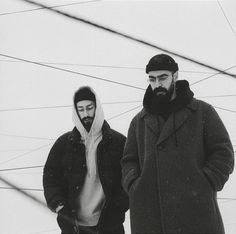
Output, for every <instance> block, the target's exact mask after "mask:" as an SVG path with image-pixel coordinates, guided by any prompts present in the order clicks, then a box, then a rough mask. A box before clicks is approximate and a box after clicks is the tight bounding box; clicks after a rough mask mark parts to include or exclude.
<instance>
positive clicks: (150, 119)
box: [144, 115, 160, 137]
mask: <svg viewBox="0 0 236 234" xmlns="http://www.w3.org/2000/svg"><path fill="white" fill-rule="evenodd" d="M144 121H145V124H146V126H147V127H148V129H149V130H150V131H151V132H152V133H153V134H154V135H155V136H156V137H158V136H159V135H160V132H159V126H158V121H157V118H156V117H155V116H154V115H146V116H145V119H144Z"/></svg>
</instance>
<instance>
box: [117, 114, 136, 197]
mask: <svg viewBox="0 0 236 234" xmlns="http://www.w3.org/2000/svg"><path fill="white" fill-rule="evenodd" d="M135 122H136V119H135V118H134V119H133V120H132V122H131V124H130V127H129V131H128V136H127V140H126V143H125V148H124V155H123V158H122V160H121V167H122V185H123V188H124V190H125V191H126V192H127V193H128V192H129V189H130V186H131V184H132V182H134V180H135V179H137V178H138V177H139V174H140V166H139V159H138V147H137V140H136V133H135V126H136V123H135Z"/></svg>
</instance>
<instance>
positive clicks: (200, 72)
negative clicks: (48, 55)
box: [0, 59, 215, 74]
mask: <svg viewBox="0 0 236 234" xmlns="http://www.w3.org/2000/svg"><path fill="white" fill-rule="evenodd" d="M0 62H11V63H24V62H23V61H15V60H6V59H0ZM37 62H38V63H43V64H49V65H51V64H52V65H62V66H78V67H96V68H111V69H128V70H143V71H144V70H145V68H144V67H131V66H129V67H128V66H115V65H98V64H81V63H58V62H57V63H56V62H43V61H37ZM179 72H183V73H196V74H215V73H213V72H206V71H190V70H188V71H187V70H179Z"/></svg>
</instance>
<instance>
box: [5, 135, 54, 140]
mask: <svg viewBox="0 0 236 234" xmlns="http://www.w3.org/2000/svg"><path fill="white" fill-rule="evenodd" d="M0 136H7V137H14V138H17V137H19V138H26V139H34V140H47V141H54V140H55V139H52V138H45V137H32V136H20V135H11V134H5V133H0Z"/></svg>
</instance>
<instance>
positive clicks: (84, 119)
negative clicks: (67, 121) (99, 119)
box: [82, 117, 93, 122]
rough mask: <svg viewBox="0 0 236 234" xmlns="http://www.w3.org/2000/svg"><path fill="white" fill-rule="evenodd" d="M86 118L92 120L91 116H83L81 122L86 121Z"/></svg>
mask: <svg viewBox="0 0 236 234" xmlns="http://www.w3.org/2000/svg"><path fill="white" fill-rule="evenodd" d="M88 120H93V118H92V117H84V118H83V119H82V121H83V122H84V121H88Z"/></svg>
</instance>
